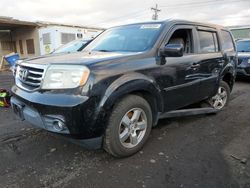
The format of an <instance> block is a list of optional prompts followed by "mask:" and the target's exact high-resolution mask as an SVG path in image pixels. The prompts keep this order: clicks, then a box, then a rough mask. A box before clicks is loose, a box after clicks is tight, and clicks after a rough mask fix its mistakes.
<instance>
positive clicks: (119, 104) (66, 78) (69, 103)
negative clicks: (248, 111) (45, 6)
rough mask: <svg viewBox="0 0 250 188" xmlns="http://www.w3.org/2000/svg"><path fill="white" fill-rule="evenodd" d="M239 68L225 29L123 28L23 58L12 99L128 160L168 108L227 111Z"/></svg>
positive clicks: (38, 121)
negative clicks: (75, 47)
mask: <svg viewBox="0 0 250 188" xmlns="http://www.w3.org/2000/svg"><path fill="white" fill-rule="evenodd" d="M236 65H237V58H236V51H235V44H234V40H233V38H232V35H231V34H230V32H229V31H228V30H227V29H225V28H223V27H220V26H215V25H208V24H201V23H194V22H188V21H181V20H171V21H170V20H168V21H164V22H147V23H138V24H131V25H125V26H119V27H114V28H111V29H108V30H106V31H105V32H103V33H102V34H101V35H99V36H98V37H97V38H96V39H94V40H93V41H92V42H91V43H90V44H89V45H88V46H87V47H86V48H85V49H84V51H83V52H79V53H72V54H63V55H56V56H55V55H54V56H53V55H51V56H46V57H39V58H34V59H29V60H26V61H25V62H22V63H21V64H20V65H18V66H17V72H16V77H15V82H16V84H15V86H13V88H12V92H13V97H12V98H11V103H12V107H13V109H14V111H15V112H16V114H18V115H19V116H20V117H21V118H22V119H25V120H27V121H28V122H30V123H32V124H34V125H36V126H39V127H41V128H43V129H46V130H48V131H51V132H55V133H61V134H63V135H67V136H68V137H70V138H71V139H72V140H76V139H78V141H79V142H80V141H82V142H83V143H84V144H85V145H88V146H92V147H95V148H100V147H103V148H104V149H105V150H106V151H107V152H109V153H111V154H112V155H114V156H117V157H123V156H128V155H132V154H134V153H135V152H137V151H138V150H140V149H141V148H142V146H143V145H144V144H145V142H146V140H147V139H148V137H149V134H150V131H151V128H152V127H153V126H155V125H157V122H158V120H159V119H160V118H163V117H164V115H163V114H164V113H166V112H169V111H172V110H176V109H181V108H183V107H185V106H187V105H190V104H193V103H197V102H200V101H207V102H208V103H209V104H210V105H211V106H212V107H214V108H216V109H218V110H221V109H223V108H224V107H225V106H226V104H227V103H228V100H229V95H230V92H231V90H232V88H233V85H234V80H235V72H236V71H235V68H236Z"/></svg>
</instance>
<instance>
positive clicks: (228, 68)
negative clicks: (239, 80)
mask: <svg viewBox="0 0 250 188" xmlns="http://www.w3.org/2000/svg"><path fill="white" fill-rule="evenodd" d="M227 73H230V74H232V76H233V77H236V71H235V68H234V65H232V64H231V63H228V64H227V65H226V66H225V67H224V68H223V69H222V71H221V74H220V78H221V79H222V78H223V76H225V75H226V74H227Z"/></svg>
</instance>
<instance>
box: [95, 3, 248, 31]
mask: <svg viewBox="0 0 250 188" xmlns="http://www.w3.org/2000/svg"><path fill="white" fill-rule="evenodd" d="M222 2H223V4H228V3H242V2H249V0H231V1H230V0H227V1H225V0H207V1H202V2H201V1H196V2H190V3H187V1H186V3H179V4H172V5H171V4H170V5H163V6H160V7H161V8H163V9H166V8H167V9H173V8H179V7H182V8H189V7H204V6H207V5H214V4H218V3H222ZM155 9H157V10H158V11H156V10H155ZM151 10H154V12H155V13H154V15H153V18H158V12H159V11H161V10H159V8H158V5H157V6H156V7H152V8H151ZM146 11H147V10H145V9H143V10H141V11H136V12H131V13H129V14H125V15H122V16H119V17H116V18H113V19H108V20H105V21H102V22H99V23H96V24H92V26H94V25H99V24H103V23H110V22H113V21H116V20H121V19H126V18H133V19H135V18H138V16H139V17H141V15H142V14H144V13H145V12H146ZM162 13H165V11H163V12H162ZM155 16H156V17H155Z"/></svg>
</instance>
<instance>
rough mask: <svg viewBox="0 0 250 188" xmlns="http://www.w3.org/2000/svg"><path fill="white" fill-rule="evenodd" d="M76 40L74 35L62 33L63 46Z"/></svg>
mask: <svg viewBox="0 0 250 188" xmlns="http://www.w3.org/2000/svg"><path fill="white" fill-rule="evenodd" d="M75 39H76V36H75V34H72V33H61V42H62V44H67V43H69V42H71V41H73V40H75Z"/></svg>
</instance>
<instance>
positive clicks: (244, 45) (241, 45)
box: [237, 41, 250, 52]
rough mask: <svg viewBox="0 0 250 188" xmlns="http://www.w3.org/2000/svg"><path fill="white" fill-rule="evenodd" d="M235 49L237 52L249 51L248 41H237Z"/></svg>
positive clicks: (249, 43) (249, 42) (249, 44)
mask: <svg viewBox="0 0 250 188" xmlns="http://www.w3.org/2000/svg"><path fill="white" fill-rule="evenodd" d="M237 51H238V52H250V41H238V42H237Z"/></svg>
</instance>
